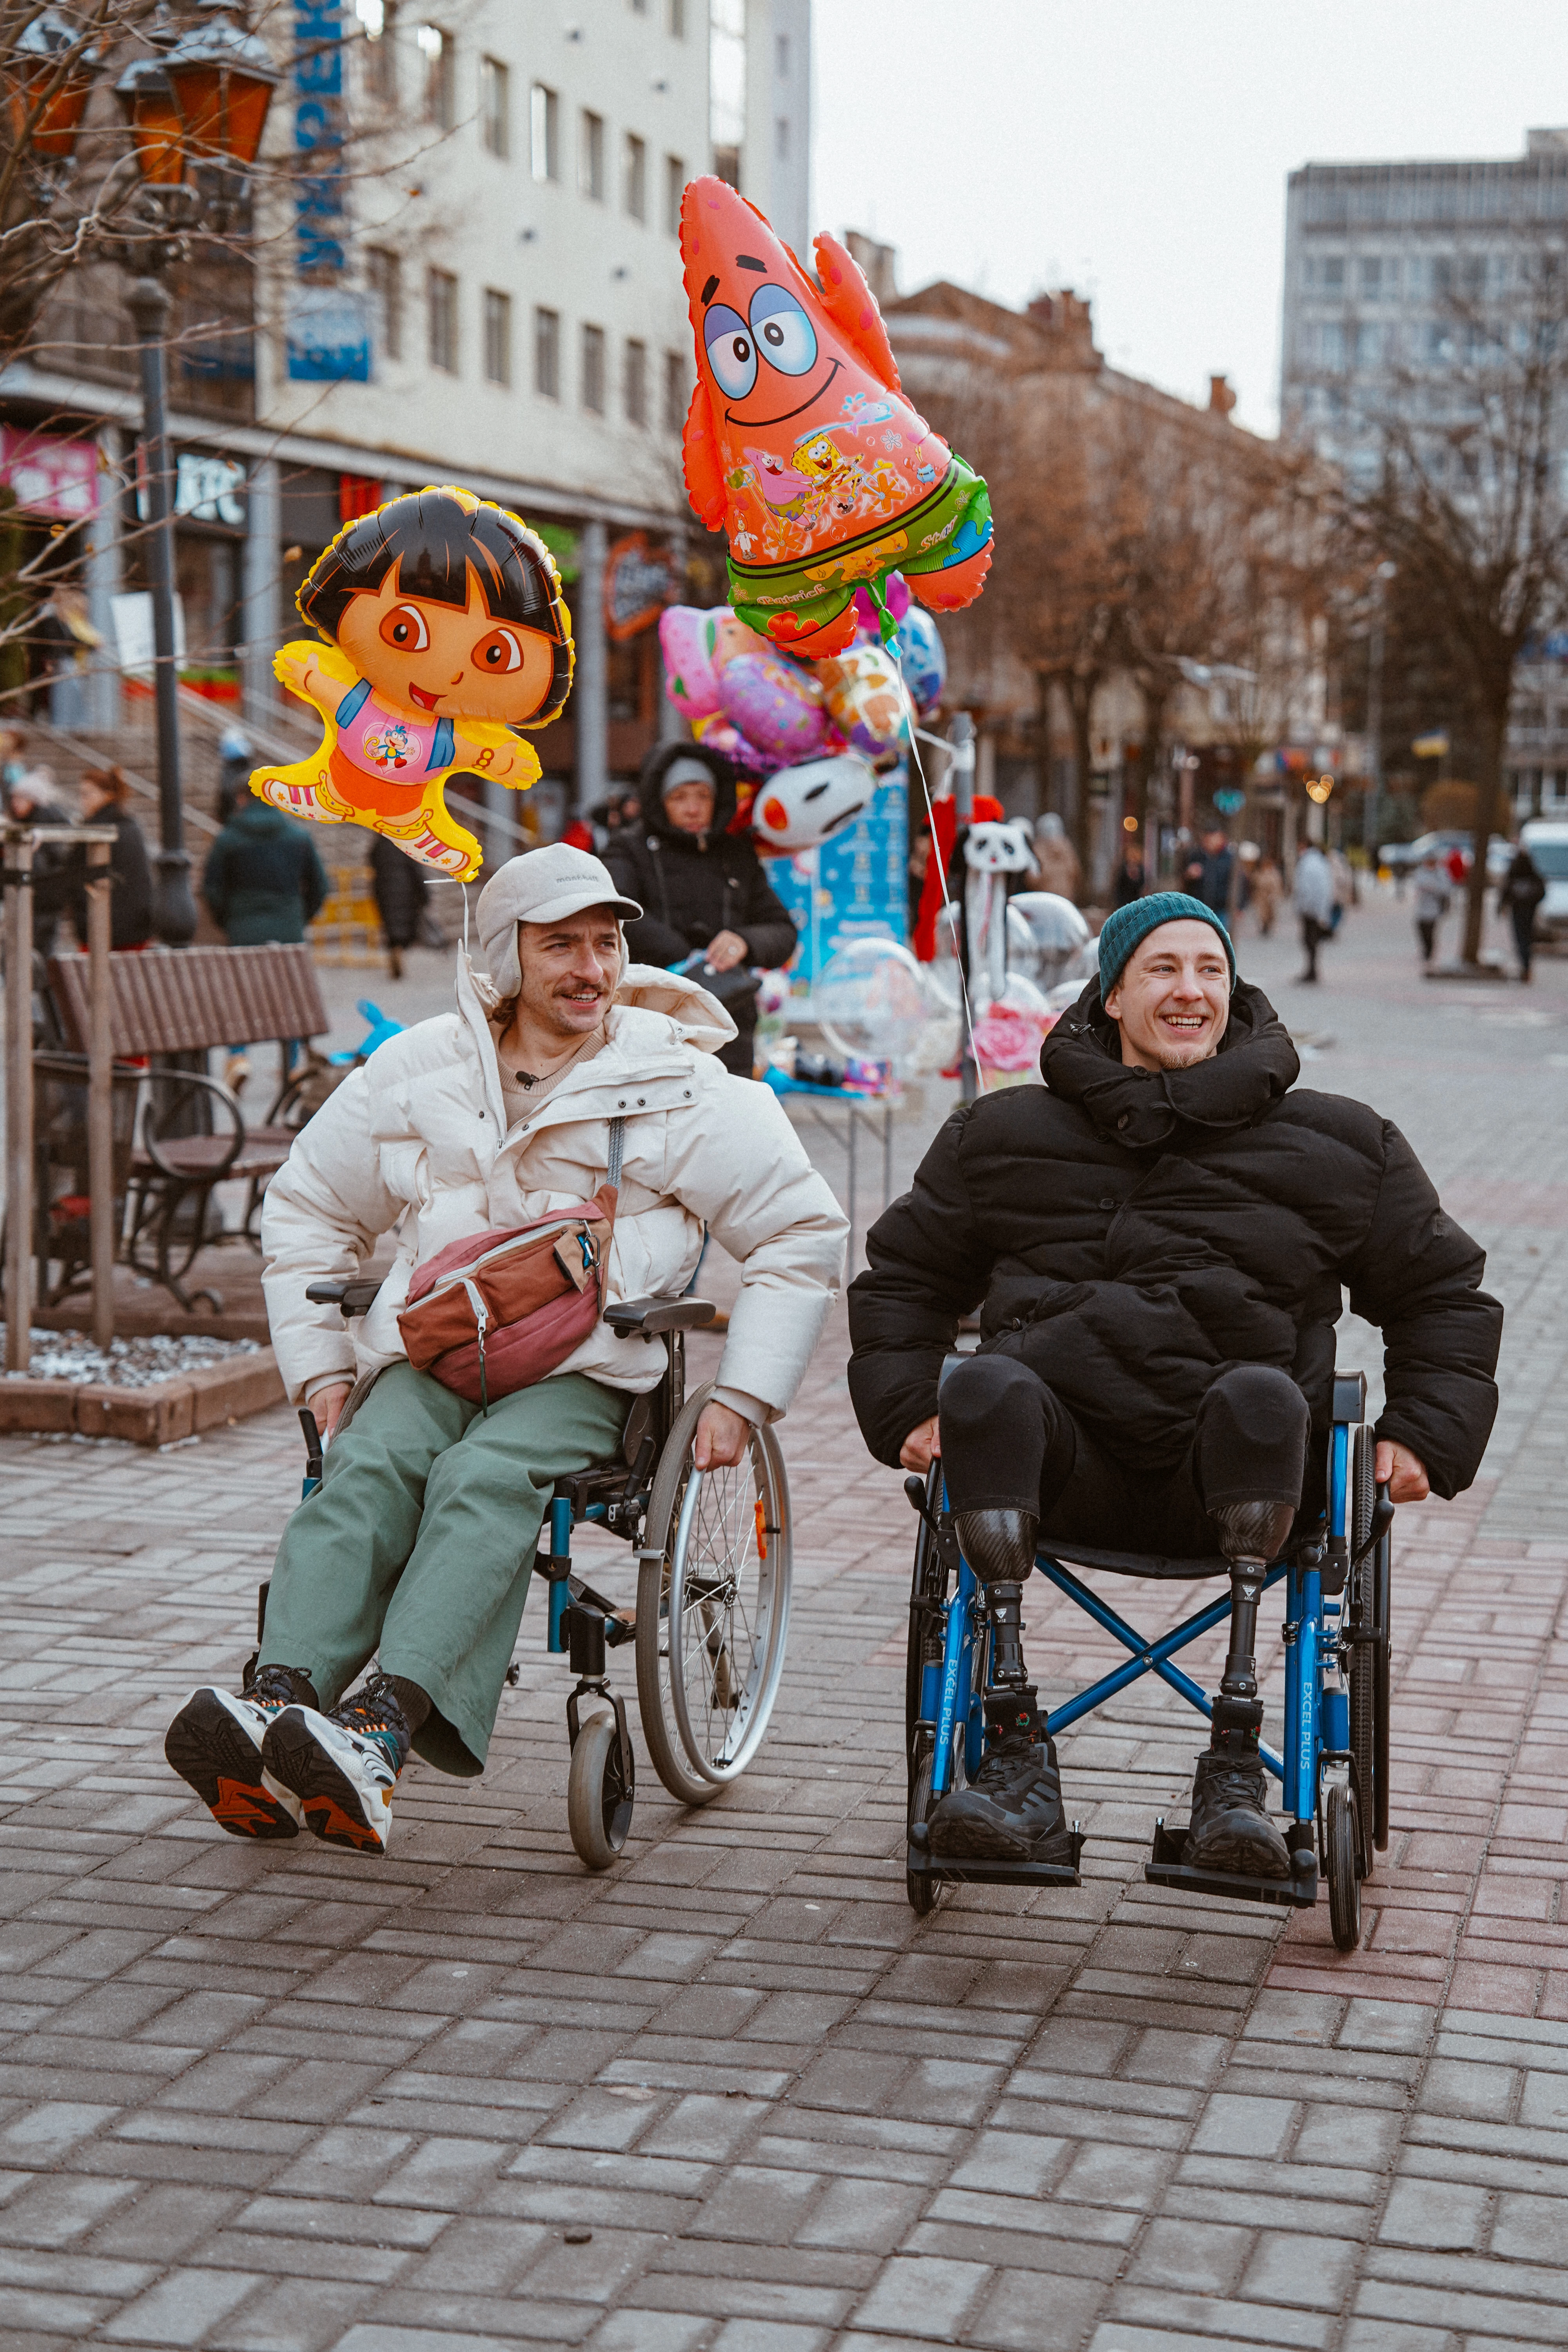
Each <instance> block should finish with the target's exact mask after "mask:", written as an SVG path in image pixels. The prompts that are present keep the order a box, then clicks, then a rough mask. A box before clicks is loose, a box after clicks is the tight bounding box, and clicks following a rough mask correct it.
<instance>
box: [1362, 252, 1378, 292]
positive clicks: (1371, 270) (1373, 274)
mask: <svg viewBox="0 0 1568 2352" xmlns="http://www.w3.org/2000/svg"><path fill="white" fill-rule="evenodd" d="M1361 290H1362V295H1363V299H1365V300H1366V301H1369V302H1380V301H1381V300H1382V299H1383V258H1382V256H1381V255H1379V254H1373V255H1371V256H1369V257H1367V258H1366V259H1364V260H1363V262H1362V265H1361Z"/></svg>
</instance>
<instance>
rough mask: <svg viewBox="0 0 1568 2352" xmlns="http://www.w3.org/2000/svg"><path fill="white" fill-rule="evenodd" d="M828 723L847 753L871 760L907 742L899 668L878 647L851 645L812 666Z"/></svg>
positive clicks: (882, 649) (881, 648)
mask: <svg viewBox="0 0 1568 2352" xmlns="http://www.w3.org/2000/svg"><path fill="white" fill-rule="evenodd" d="M816 674H817V676H818V677H819V678H820V679H821V681H822V691H823V694H824V696H825V697H826V702H827V708H828V710H829V711H830V713H831V714H832V718H833V723H834V725H835V726H836V727H837V730H838V732H839V733H840V734H841V735H842V736H843V738H844V740H845V741H846V742H847V744H848V746H849V748H850V750H851V751H860V752H863V753H864V754H865V756H866V757H867V758H868V759H872V760H875V759H876V758H878V757H879V754H880V753H881V752H883V751H889V750H890V749H891V748H892V746H893V745H894V744H895V743H897V742H899V741H900V740H907V738H908V733H909V709H908V699H907V698H906V696H905V693H904V689H903V687H902V685H901V683H900V677H899V665H898V663H897V662H896V661H895V660H894V659H893V657H892V655H891V654H890V653H889V651H888V650H887V648H886V647H885V646H871V645H856V646H850V647H849V650H848V651H847V653H842V654H835V655H833V656H831V658H830V659H828V660H826V661H820V662H818V663H817V665H816Z"/></svg>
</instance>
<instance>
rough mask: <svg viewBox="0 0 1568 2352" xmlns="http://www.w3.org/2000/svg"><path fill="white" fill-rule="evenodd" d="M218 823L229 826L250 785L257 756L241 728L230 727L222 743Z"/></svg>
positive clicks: (219, 769)
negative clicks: (230, 819)
mask: <svg viewBox="0 0 1568 2352" xmlns="http://www.w3.org/2000/svg"><path fill="white" fill-rule="evenodd" d="M217 751H218V771H217V821H218V823H219V824H227V823H228V821H229V818H230V817H231V816H232V815H233V814H234V813H235V810H236V809H237V807H238V806H239V804H240V803H241V801H242V800H243V798H244V796H245V794H246V793H247V791H248V790H249V786H250V774H251V770H252V769H253V768H254V767H255V765H256V753H255V751H253V750H252V748H251V742H250V738H249V736H248V735H247V734H246V733H245V732H244V731H243V730H242V729H240V728H238V727H226V728H225V729H224V730H223V734H222V736H221V737H220V738H219V740H218V747H217Z"/></svg>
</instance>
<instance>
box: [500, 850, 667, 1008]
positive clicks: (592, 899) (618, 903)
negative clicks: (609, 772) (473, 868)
mask: <svg viewBox="0 0 1568 2352" xmlns="http://www.w3.org/2000/svg"><path fill="white" fill-rule="evenodd" d="M590 907H607V908H609V909H610V912H611V913H612V914H613V915H614V916H615V917H616V920H617V922H623V923H635V922H636V921H637V918H638V916H639V915H640V914H641V913H642V908H640V907H639V906H638V905H637V900H636V899H635V898H622V897H621V895H620V892H619V891H618V890H617V889H616V886H615V882H614V880H613V879H612V877H611V875H610V869H609V867H608V866H606V865H605V864H604V862H603V860H602V859H600V858H597V857H595V856H592V855H591V853H590V852H589V851H587V850H586V849H574V848H573V847H572V846H571V845H570V843H568V842H564V841H552V843H551V844H550V845H549V847H548V848H547V849H530V850H528V851H526V852H525V853H524V855H523V856H521V857H509V858H508V860H507V862H506V864H505V865H504V866H500V868H498V870H497V871H496V872H495V873H494V874H493V875H492V876H491V877H490V878H489V881H488V882H487V883H486V884H485V887H484V888H483V889H482V890H481V891H480V892H479V905H478V907H477V908H475V910H474V921H475V925H476V927H477V929H478V930H479V945H480V947H481V948H482V949H483V950H484V957H485V965H486V969H487V970H488V971H489V976H490V978H491V980H493V981H494V982H495V984H496V986H497V987H498V988H499V989H500V992H501V994H502V995H503V996H515V995H516V993H517V992H518V990H519V989H520V988H521V986H522V967H521V964H520V963H519V962H518V960H517V927H518V925H519V923H559V922H563V921H564V920H565V919H566V917H567V916H568V915H581V914H583V913H584V912H585V911H586V909H587V908H590Z"/></svg>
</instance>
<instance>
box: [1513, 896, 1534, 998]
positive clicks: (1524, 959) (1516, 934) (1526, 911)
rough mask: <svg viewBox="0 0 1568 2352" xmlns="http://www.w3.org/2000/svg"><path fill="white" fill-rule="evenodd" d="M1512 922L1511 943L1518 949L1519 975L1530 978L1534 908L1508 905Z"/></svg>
mask: <svg viewBox="0 0 1568 2352" xmlns="http://www.w3.org/2000/svg"><path fill="white" fill-rule="evenodd" d="M1509 914H1510V919H1511V920H1512V923H1513V943H1514V946H1515V948H1516V949H1517V950H1519V976H1520V978H1521V980H1528V979H1529V978H1530V959H1531V955H1532V954H1533V953H1534V950H1535V909H1534V908H1533V907H1510V908H1509Z"/></svg>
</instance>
